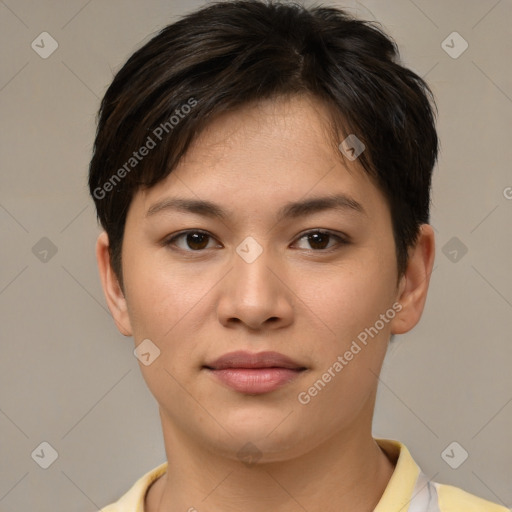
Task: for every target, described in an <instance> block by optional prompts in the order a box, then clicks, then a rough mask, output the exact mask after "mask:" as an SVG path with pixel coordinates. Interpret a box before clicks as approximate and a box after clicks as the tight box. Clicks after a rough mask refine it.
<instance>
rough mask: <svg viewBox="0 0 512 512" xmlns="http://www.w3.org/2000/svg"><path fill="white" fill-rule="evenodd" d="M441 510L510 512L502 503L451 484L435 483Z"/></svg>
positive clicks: (454, 511)
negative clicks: (491, 500)
mask: <svg viewBox="0 0 512 512" xmlns="http://www.w3.org/2000/svg"><path fill="white" fill-rule="evenodd" d="M436 487H437V492H438V496H439V508H440V510H441V512H510V510H509V509H508V508H506V507H504V506H502V505H498V504H496V503H492V502H490V501H487V500H484V499H483V498H479V497H478V496H475V495H473V494H470V493H469V492H466V491H464V490H462V489H459V488H458V487H453V486H451V485H445V484H436Z"/></svg>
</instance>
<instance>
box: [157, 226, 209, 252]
mask: <svg viewBox="0 0 512 512" xmlns="http://www.w3.org/2000/svg"><path fill="white" fill-rule="evenodd" d="M211 240H213V238H212V236H211V235H209V234H208V233H205V232H203V231H184V232H182V233H179V234H177V235H175V236H173V237H172V238H170V239H168V240H167V241H166V245H175V246H176V247H178V248H179V249H182V250H184V251H188V252H194V251H201V250H203V249H207V248H208V243H209V242H210V241H211ZM178 241H181V243H178Z"/></svg>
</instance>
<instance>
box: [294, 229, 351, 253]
mask: <svg viewBox="0 0 512 512" xmlns="http://www.w3.org/2000/svg"><path fill="white" fill-rule="evenodd" d="M303 239H305V240H306V242H307V243H308V244H309V246H310V247H309V248H312V249H313V250H315V251H325V250H329V249H332V248H334V247H336V245H346V244H348V240H347V239H346V238H344V237H342V236H340V235H337V234H334V233H332V232H331V231H325V230H320V229H316V230H314V231H309V232H307V233H304V234H303V235H302V236H301V237H300V238H299V242H300V241H301V240H303ZM332 239H335V240H336V241H337V243H334V244H332V245H330V246H329V245H328V244H329V241H332ZM299 248H300V249H309V248H308V247H299Z"/></svg>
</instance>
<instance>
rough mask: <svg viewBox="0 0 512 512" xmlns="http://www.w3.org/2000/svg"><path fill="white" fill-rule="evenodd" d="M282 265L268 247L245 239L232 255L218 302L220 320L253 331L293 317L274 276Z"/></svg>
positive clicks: (286, 296)
mask: <svg viewBox="0 0 512 512" xmlns="http://www.w3.org/2000/svg"><path fill="white" fill-rule="evenodd" d="M280 267H281V265H280V264H279V262H278V261H277V260H276V258H275V257H274V253H273V251H272V249H271V248H270V247H268V245H267V244H265V243H264V242H262V243H261V244H260V243H259V242H258V241H256V240H255V239H254V238H253V237H247V238H245V239H244V240H243V241H242V242H241V243H240V244H239V245H238V246H237V247H236V253H235V254H234V255H233V269H232V271H231V272H229V274H228V275H227V276H226V279H227V282H226V286H225V287H224V289H223V292H222V296H221V298H220V303H219V309H218V313H219V320H220V321H221V322H223V323H225V322H229V320H233V319H237V320H239V321H241V322H243V323H245V324H247V325H248V326H250V327H251V328H259V327H261V326H262V324H263V323H264V322H265V321H266V320H268V319H271V318H272V319H273V321H274V322H275V320H276V319H280V320H281V323H282V321H283V320H285V319H288V320H289V319H290V317H291V304H290V301H289V297H288V294H287V291H286V287H285V286H284V285H283V283H282V282H281V280H280V279H278V278H277V277H276V275H275V273H276V269H278V268H280Z"/></svg>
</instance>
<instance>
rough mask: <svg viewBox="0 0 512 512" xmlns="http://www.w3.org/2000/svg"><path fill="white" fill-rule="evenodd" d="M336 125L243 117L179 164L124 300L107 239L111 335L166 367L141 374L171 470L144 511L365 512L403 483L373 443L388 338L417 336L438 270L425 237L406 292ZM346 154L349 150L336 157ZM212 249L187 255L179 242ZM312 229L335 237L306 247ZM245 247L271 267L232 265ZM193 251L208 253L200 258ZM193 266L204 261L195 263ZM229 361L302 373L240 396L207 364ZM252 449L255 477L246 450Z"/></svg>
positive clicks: (130, 254) (310, 106) (298, 102)
mask: <svg viewBox="0 0 512 512" xmlns="http://www.w3.org/2000/svg"><path fill="white" fill-rule="evenodd" d="M328 116H329V111H328V109H327V108H326V107H325V106H324V105H323V104H322V103H321V102H319V101H318V100H316V99H314V98H311V97H308V96H294V97H292V98H288V99H280V100H272V101H270V100H269V101H265V102H261V103H258V104H256V105H250V106H245V107H243V108H242V109H240V110H239V111H237V112H232V113H225V114H222V115H221V116H218V117H217V118H215V119H214V120H213V122H212V123H211V125H209V128H208V129H207V130H205V131H203V132H202V133H201V135H200V136H199V137H198V138H197V139H196V141H195V143H194V144H193V145H192V146H191V148H190V149H189V151H188V153H187V155H186V156H185V158H184V159H183V160H182V161H181V162H180V165H179V166H178V167H177V168H176V169H175V170H174V171H173V172H172V173H171V174H170V175H169V176H168V178H166V179H165V180H164V181H162V182H160V183H159V184H157V185H156V186H154V187H153V188H151V189H149V190H139V191H138V192H137V194H136V195H135V197H134V199H133V202H132V204H131V206H130V209H129V212H128V216H127V222H126V229H125V236H124V241H123V247H122V260H123V264H122V268H123V277H124V286H123V289H121V287H120V286H119V283H118V280H117V279H116V276H115V274H114V272H113V270H112V267H111V265H110V261H109V255H108V237H107V235H106V234H105V233H102V234H101V235H100V236H99V238H98V242H97V258H98V265H99V270H100V275H101V279H102V284H103V288H104V291H105V296H106V299H107V303H108V306H109V308H110V311H111V313H112V316H113V318H114V320H115V322H116V325H117V327H118V329H119V330H120V331H121V333H123V334H124V335H126V336H133V338H134V340H135V345H138V344H139V343H141V341H142V340H144V339H147V338H148V339H150V340H151V341H152V342H153V343H154V344H155V345H157V346H158V348H159V349H160V351H161V352H160V356H159V357H158V358H156V359H155V360H154V362H153V363H151V364H150V365H149V366H145V365H143V364H142V363H140V362H139V365H140V369H141V371H142V374H143V377H144V379H145V381H146V383H147V385H148V387H149V389H150V391H151V392H152V394H153V395H154V396H155V399H156V400H157V402H158V404H159V412H160V418H161V422H162V430H163V436H164V442H165V449H166V454H167V459H168V461H169V467H168V471H167V473H166V474H164V475H163V476H162V477H160V478H159V479H158V480H157V481H156V482H155V483H154V484H153V485H152V486H151V488H150V490H149V492H148V493H147V495H146V499H145V510H146V511H147V512H155V511H158V512H163V511H164V510H165V511H167V512H175V511H176V512H177V511H185V510H189V509H191V507H195V509H197V510H198V511H199V512H201V511H202V510H212V511H213V510H222V511H235V510H244V511H246V512H259V511H261V512H263V511H265V512H267V511H268V510H273V511H276V512H285V511H286V512H295V511H302V512H303V510H304V509H306V510H307V511H308V512H316V511H320V510H322V511H324V512H325V511H332V512H334V511H339V510H351V511H354V512H358V511H361V512H362V511H370V510H373V508H374V507H375V506H376V505H377V503H378V501H379V499H380V497H381V496H382V493H383V491H384V489H385V487H386V485H387V483H388V482H389V479H390V477H391V475H392V472H393V469H394V460H393V459H392V457H390V458H388V456H386V454H385V453H384V452H383V451H382V450H381V449H380V448H379V447H378V445H377V444H376V442H375V440H374V439H373V438H372V433H371V424H372V416H373V410H374V404H375V396H376V390H377V384H378V378H377V376H378V374H379V372H380V369H381V366H382V362H383V359H384V356H385V353H386V348H387V344H388V340H389V337H390V335H391V334H401V333H405V332H407V331H409V330H410V329H412V328H413V327H414V326H415V325H416V323H417V322H418V321H419V319H420V317H421V314H422V311H423V308H424V304H425V300H426V295H427V290H428V284H429V278H430V274H431V271H432V266H433V260H434V235H433V231H432V228H431V227H430V226H429V225H426V224H425V225H422V226H421V229H420V235H419V237H418V241H417V244H416V245H415V247H412V248H411V249H410V255H409V263H408V267H407V270H406V272H405V274H404V275H403V276H401V277H400V279H399V278H398V275H397V265H396V253H395V244H394V239H393V233H392V225H391V217H390V212H389V208H388V205H387V202H386V200H385V198H384V196H383V194H382V193H381V192H380V191H379V189H378V188H377V187H376V186H375V185H374V183H373V182H372V181H371V180H370V179H369V178H368V176H367V174H365V173H364V172H363V171H362V169H361V168H360V166H359V164H358V162H357V160H355V161H353V162H350V161H348V160H347V161H345V162H344V161H343V158H342V157H341V154H340V153H338V152H335V151H334V149H333V146H332V143H331V142H330V139H329V136H328V132H327V128H326V126H327V120H328ZM341 140H342V139H340V141H341ZM330 194H344V195H346V196H349V197H350V198H352V199H353V200H355V201H357V202H358V203H360V205H361V206H362V211H356V210H354V209H352V208H342V209H339V210H335V209H329V210H324V211H317V212H312V213H310V214H308V215H303V216H299V217H295V218H285V219H283V220H281V221H279V222H278V221H277V212H278V210H279V209H280V208H281V207H282V206H283V205H285V204H286V203H288V202H291V201H302V200H304V199H311V198H313V197H319V196H326V195H330ZM169 197H183V198H190V199H201V200H208V201H212V202H214V203H216V204H217V205H218V206H220V207H222V208H223V209H225V210H227V211H229V212H230V214H229V215H228V216H227V217H226V218H225V219H222V220H221V219H218V218H210V217H207V216H204V215H199V214H197V213H190V212H182V211H177V210H172V209H170V208H167V209H166V208H163V209H160V210H159V211H158V212H155V213H153V214H151V215H147V212H148V210H149V209H150V208H151V207H152V206H154V205H155V204H156V203H158V202H159V201H162V200H164V199H166V198H169ZM188 229H190V230H198V229H199V230H201V231H206V232H208V233H209V234H210V235H211V238H204V239H202V240H200V243H198V242H197V241H196V242H195V245H194V240H192V242H191V241H190V239H189V243H188V245H187V238H186V237H181V239H178V240H176V241H175V242H174V245H166V244H165V241H166V240H169V238H170V237H171V235H173V234H176V233H178V232H180V231H182V230H188ZM318 229H323V230H329V231H330V232H332V233H333V235H342V236H344V237H345V239H346V240H347V241H348V243H340V242H339V240H338V239H336V237H335V236H332V237H328V236H327V237H325V236H324V238H321V239H320V241H317V242H316V244H315V243H314V241H313V243H310V242H308V238H307V236H304V232H310V231H315V230H318ZM247 236H251V237H253V238H254V239H255V240H256V241H257V242H258V244H259V245H260V246H261V248H262V251H263V252H262V254H261V255H260V256H259V257H258V258H257V259H256V260H255V261H254V262H252V263H247V262H246V261H245V260H244V259H242V258H241V257H240V256H239V255H238V253H237V252H236V248H237V246H238V245H239V244H240V243H241V242H242V241H243V240H244V239H245V238H246V237H247ZM198 247H199V249H198ZM194 249H195V250H194ZM395 303H399V304H400V305H401V308H402V309H401V311H400V312H398V313H397V314H396V315H395V316H394V318H393V319H392V320H390V321H389V322H387V323H385V326H384V328H383V329H381V330H380V331H379V333H378V335H377V336H375V337H374V338H373V339H370V340H369V342H368V344H367V346H365V347H364V348H362V350H361V351H360V352H359V353H358V354H357V355H355V356H354V358H353V359H352V360H351V361H350V362H348V364H347V365H346V366H345V367H344V368H343V370H342V371H341V372H339V373H338V374H336V376H335V377H334V378H332V380H331V381H330V382H329V383H328V384H327V385H326V386H325V387H324V388H323V389H322V391H321V392H319V393H318V394H317V396H315V397H313V398H311V401H310V402H309V403H308V404H307V405H302V404H301V403H299V401H298V399H297V396H298V394H299V393H300V392H301V391H307V389H308V388H309V387H310V386H312V384H313V383H314V382H315V381H317V380H318V379H319V378H321V376H322V374H323V373H324V372H325V371H327V369H328V368H329V367H331V366H332V365H333V363H334V362H335V361H336V360H337V357H338V356H339V355H343V354H344V353H345V352H346V351H347V350H348V349H349V347H350V345H351V343H352V341H353V340H355V339H356V338H357V335H358V334H359V333H360V332H361V331H363V330H364V329H365V328H367V327H370V326H373V325H374V324H375V322H376V321H377V320H378V319H379V315H381V314H384V313H385V312H386V311H388V310H389V309H390V308H392V305H393V304H395ZM233 350H247V351H250V352H261V351H267V350H274V351H277V352H280V353H282V354H285V355H287V356H288V357H291V358H292V359H294V360H295V361H297V362H299V363H300V364H301V365H302V366H304V367H306V368H307V370H306V371H304V372H302V373H301V374H300V375H299V376H298V377H297V378H296V379H294V380H293V381H291V382H289V383H287V384H286V385H285V386H283V387H281V388H279V389H277V390H275V391H272V392H270V393H266V394H263V395H247V394H244V393H240V392H237V391H234V390H232V389H230V388H228V387H226V386H225V385H223V384H221V383H219V382H218V381H217V380H216V379H215V378H214V377H212V376H211V375H210V374H209V373H208V372H207V371H205V370H204V368H203V365H204V364H206V362H208V361H212V360H213V359H215V358H217V357H219V356H221V355H223V354H225V353H227V352H231V351H233ZM247 442H251V443H252V444H253V445H255V446H256V447H257V449H258V450H259V452H260V453H261V459H260V460H259V461H258V462H257V463H255V464H252V465H246V464H244V463H243V462H242V461H241V460H240V459H239V458H238V456H237V453H238V451H239V450H240V449H241V447H243V446H244V445H245V444H246V443H247Z"/></svg>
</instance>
